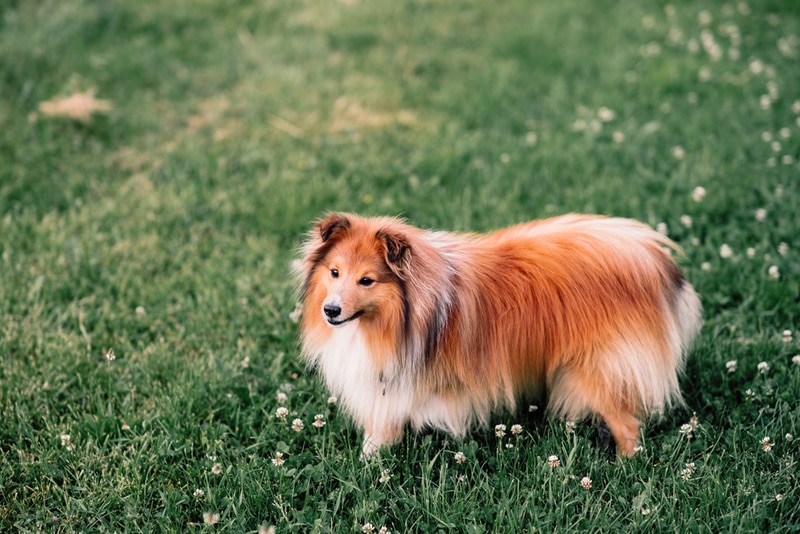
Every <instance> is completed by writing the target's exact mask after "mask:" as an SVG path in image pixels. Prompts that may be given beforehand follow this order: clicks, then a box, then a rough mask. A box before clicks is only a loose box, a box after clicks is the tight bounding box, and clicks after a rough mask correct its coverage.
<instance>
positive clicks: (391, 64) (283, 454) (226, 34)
mask: <svg viewBox="0 0 800 534" xmlns="http://www.w3.org/2000/svg"><path fill="white" fill-rule="evenodd" d="M540 4H541V5H538V4H537V5H532V4H531V3H529V2H523V1H509V2H502V3H499V4H497V3H495V4H492V3H485V2H477V1H459V2H455V1H440V2H423V1H416V0H412V1H409V2H390V1H388V0H375V1H371V2H358V1H357V0H356V1H352V0H349V1H340V2H323V1H319V0H303V1H298V2H283V3H280V2H277V3H276V2H269V1H264V0H237V1H231V2H215V1H209V0H206V1H193V2H188V1H184V0H181V1H175V2H156V1H153V0H143V1H141V2H137V3H135V4H134V3H130V2H122V1H118V0H113V1H104V2H97V1H93V0H63V1H55V0H33V1H25V2H18V1H12V2H6V3H4V4H2V6H0V15H2V16H1V17H0V126H2V127H0V488H2V491H0V530H2V531H6V530H13V531H48V532H72V531H102V532H105V531H130V532H136V531H153V530H157V531H180V532H183V531H187V530H208V531H210V530H221V531H222V530H226V531H233V532H256V531H258V529H259V528H266V527H268V526H270V525H275V526H276V527H277V529H278V531H279V532H283V531H313V532H327V531H336V532H359V531H364V532H367V531H369V527H368V525H371V526H372V528H373V530H374V531H375V532H378V531H379V530H380V529H381V527H385V529H386V530H390V531H393V532H405V531H420V532H439V531H442V532H445V531H459V532H460V531H466V532H504V531H511V530H512V529H516V530H517V531H528V532H533V531H534V530H559V531H562V530H563V531H637V532H638V531H643V530H658V531H662V530H663V531H692V532H695V531H697V532H719V531H737V532H738V531H742V532H762V531H770V532H795V531H797V530H798V529H800V506H798V499H799V498H800V481H799V480H798V475H797V473H798V469H797V456H798V439H796V438H795V436H799V435H800V428H798V420H800V408H798V406H800V402H799V401H800V363H798V360H800V358H798V357H797V356H796V355H798V353H800V332H798V330H800V324H799V323H798V318H799V317H800V261H799V260H798V258H799V256H798V251H799V250H800V241H798V237H797V236H798V235H800V212H798V209H797V206H798V205H800V191H798V179H797V178H798V172H799V171H800V163H798V160H799V159H800V141H799V140H800V76H798V72H797V61H798V58H799V57H800V11H799V10H798V8H797V6H795V5H794V4H792V3H790V2H749V3H748V2H734V3H720V2H716V1H710V2H704V3H701V4H692V5H689V4H687V3H683V2H677V3H675V4H672V5H661V4H659V3H653V2H634V1H632V0H623V1H619V2H613V3H611V2H599V3H588V4H587V3H586V2H577V1H574V0H569V1H565V2H559V3H540ZM74 94H93V95H94V97H95V98H96V99H99V100H107V101H109V102H110V103H111V105H112V109H110V110H104V109H99V110H98V111H97V112H95V113H94V114H93V115H91V118H90V119H88V120H76V119H73V118H70V117H68V116H62V117H58V116H52V115H47V114H45V113H44V112H43V108H42V107H40V105H41V104H42V103H46V102H53V101H55V100H57V99H59V98H61V99H64V98H66V97H69V96H70V95H74ZM45 108H46V106H45ZM699 188H702V189H699ZM702 192H704V193H705V194H704V195H703V194H701V193H702ZM329 210H348V211H355V212H362V213H366V214H399V215H403V216H405V217H407V218H408V219H409V220H410V221H411V222H413V223H415V224H417V225H420V226H423V227H429V228H441V229H454V230H469V231H483V230H488V229H492V228H498V227H501V226H504V225H509V224H513V223H516V222H520V221H523V220H528V219H532V218H539V217H546V216H550V215H556V214H561V213H567V212H575V211H578V212H597V213H603V214H609V215H617V216H627V217H634V218H637V219H640V220H643V221H645V222H647V223H649V224H651V225H653V226H658V227H659V228H661V229H662V230H663V231H665V232H667V233H668V234H669V235H670V237H672V238H674V239H675V240H676V241H677V242H679V243H680V244H681V246H682V247H683V248H684V250H685V258H682V259H681V260H680V261H681V264H682V266H683V268H684V270H685V272H686V275H687V277H688V278H689V279H690V280H691V282H692V283H693V284H694V285H695V287H696V288H697V289H698V292H699V293H700V294H701V296H702V299H703V304H704V307H705V321H706V322H705V327H704V329H703V332H702V334H701V338H700V340H699V342H698V344H697V347H695V350H694V351H693V353H692V354H691V357H690V358H689V361H688V365H687V369H686V376H685V377H684V380H683V386H684V391H685V396H686V399H687V409H685V410H677V411H675V412H673V413H671V414H668V415H667V416H666V417H664V418H663V419H662V420H660V421H653V422H651V423H650V424H649V425H648V427H647V429H646V431H645V433H644V448H643V450H642V452H641V453H640V454H639V455H638V456H637V457H635V458H633V459H631V460H627V461H617V460H616V459H615V458H613V457H611V456H609V455H608V454H606V453H604V452H602V451H601V450H600V447H599V436H598V433H597V431H596V430H595V429H594V428H593V427H592V426H591V425H589V424H581V423H579V424H578V425H577V426H576V427H575V428H574V429H572V428H567V427H566V426H565V424H564V422H561V421H552V420H548V419H546V418H543V417H541V416H540V415H539V414H540V413H541V411H542V410H538V411H535V412H530V413H529V412H527V411H526V409H525V408H523V411H522V413H517V414H498V415H497V417H496V420H495V421H493V424H504V425H506V427H507V428H508V429H510V428H511V426H512V425H514V424H520V425H522V428H523V432H522V433H520V434H512V433H511V432H510V430H509V431H507V432H506V434H505V435H504V436H503V437H498V436H496V435H495V433H494V432H493V429H491V428H489V429H482V430H478V431H476V432H474V433H472V434H471V435H470V437H468V438H466V439H465V440H463V441H454V440H452V439H450V438H448V437H447V436H444V435H441V434H438V433H431V434H423V435H413V434H410V435H408V436H406V438H405V439H404V441H403V442H402V443H401V444H400V445H398V446H396V447H394V448H392V449H391V450H387V451H384V452H382V453H381V455H380V456H379V457H378V458H377V459H376V460H374V461H370V462H368V463H362V462H360V461H359V460H358V450H359V443H360V438H361V437H360V436H359V435H358V431H357V429H355V428H354V427H353V425H352V424H351V423H350V422H349V421H348V419H347V418H346V417H345V416H344V415H343V414H341V413H340V412H339V411H338V409H337V406H336V404H335V403H334V402H329V399H328V394H327V393H326V392H325V391H324V388H323V386H322V384H321V382H320V381H319V379H318V378H317V377H316V376H314V375H313V374H311V373H309V372H308V371H307V370H306V369H305V368H304V365H303V363H302V361H301V360H300V359H299V356H298V342H297V325H296V322H295V318H294V315H293V310H294V309H295V304H296V302H295V300H296V292H295V282H294V275H293V273H292V268H291V263H292V260H293V259H295V258H296V257H297V252H296V247H297V246H298V244H299V242H300V240H301V238H302V234H303V233H304V232H305V231H306V230H307V229H308V228H309V225H310V222H311V221H312V220H313V219H315V218H316V217H318V216H320V215H321V214H322V213H324V212H325V211H329ZM731 362H734V363H731ZM279 408H285V410H286V412H287V413H286V415H285V418H281V417H278V413H279V412H278V410H279ZM281 413H283V412H281ZM317 416H321V417H320V419H319V420H320V421H324V422H325V424H324V425H320V428H318V427H316V426H314V425H313V423H314V421H315V418H316V417H317ZM295 419H299V420H301V421H302V423H303V427H302V429H300V430H299V431H298V430H295V429H293V428H292V427H293V426H294V427H296V428H299V425H297V424H296V423H293V421H294V420H295ZM767 438H768V439H767ZM279 453H280V455H279ZM457 455H458V456H457ZM552 456H557V458H558V465H555V464H556V462H555V461H553V460H551V459H550V458H551V457H552ZM459 460H461V461H459ZM584 478H588V479H590V481H591V482H590V483H586V482H584V483H583V485H582V480H583V479H584ZM585 486H589V487H588V489H587V488H586V487H585Z"/></svg>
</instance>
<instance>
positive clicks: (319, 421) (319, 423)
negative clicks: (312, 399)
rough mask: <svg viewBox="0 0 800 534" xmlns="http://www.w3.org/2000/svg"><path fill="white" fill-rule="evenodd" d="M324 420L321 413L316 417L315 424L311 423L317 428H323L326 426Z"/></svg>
mask: <svg viewBox="0 0 800 534" xmlns="http://www.w3.org/2000/svg"><path fill="white" fill-rule="evenodd" d="M324 419H325V416H324V415H322V414H321V413H318V414H317V415H315V416H314V422H313V423H311V424H312V425H314V426H315V427H317V428H322V427H323V426H325V421H324Z"/></svg>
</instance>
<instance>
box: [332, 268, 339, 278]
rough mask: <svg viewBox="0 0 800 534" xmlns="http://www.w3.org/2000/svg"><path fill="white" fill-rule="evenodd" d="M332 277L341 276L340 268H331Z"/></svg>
mask: <svg viewBox="0 0 800 534" xmlns="http://www.w3.org/2000/svg"><path fill="white" fill-rule="evenodd" d="M331 278H339V269H331Z"/></svg>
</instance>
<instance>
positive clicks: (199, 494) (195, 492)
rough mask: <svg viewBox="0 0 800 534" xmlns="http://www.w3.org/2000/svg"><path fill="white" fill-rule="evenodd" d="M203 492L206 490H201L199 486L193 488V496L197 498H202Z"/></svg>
mask: <svg viewBox="0 0 800 534" xmlns="http://www.w3.org/2000/svg"><path fill="white" fill-rule="evenodd" d="M205 494H206V492H205V491H203V490H201V489H200V488H197V489H196V490H194V496H195V497H197V498H198V499H200V498H202V497H203V495H205Z"/></svg>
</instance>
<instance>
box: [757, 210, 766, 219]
mask: <svg viewBox="0 0 800 534" xmlns="http://www.w3.org/2000/svg"><path fill="white" fill-rule="evenodd" d="M756 220H757V221H758V222H764V221H766V220H767V210H765V209H764V208H758V209H757V210H756Z"/></svg>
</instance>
